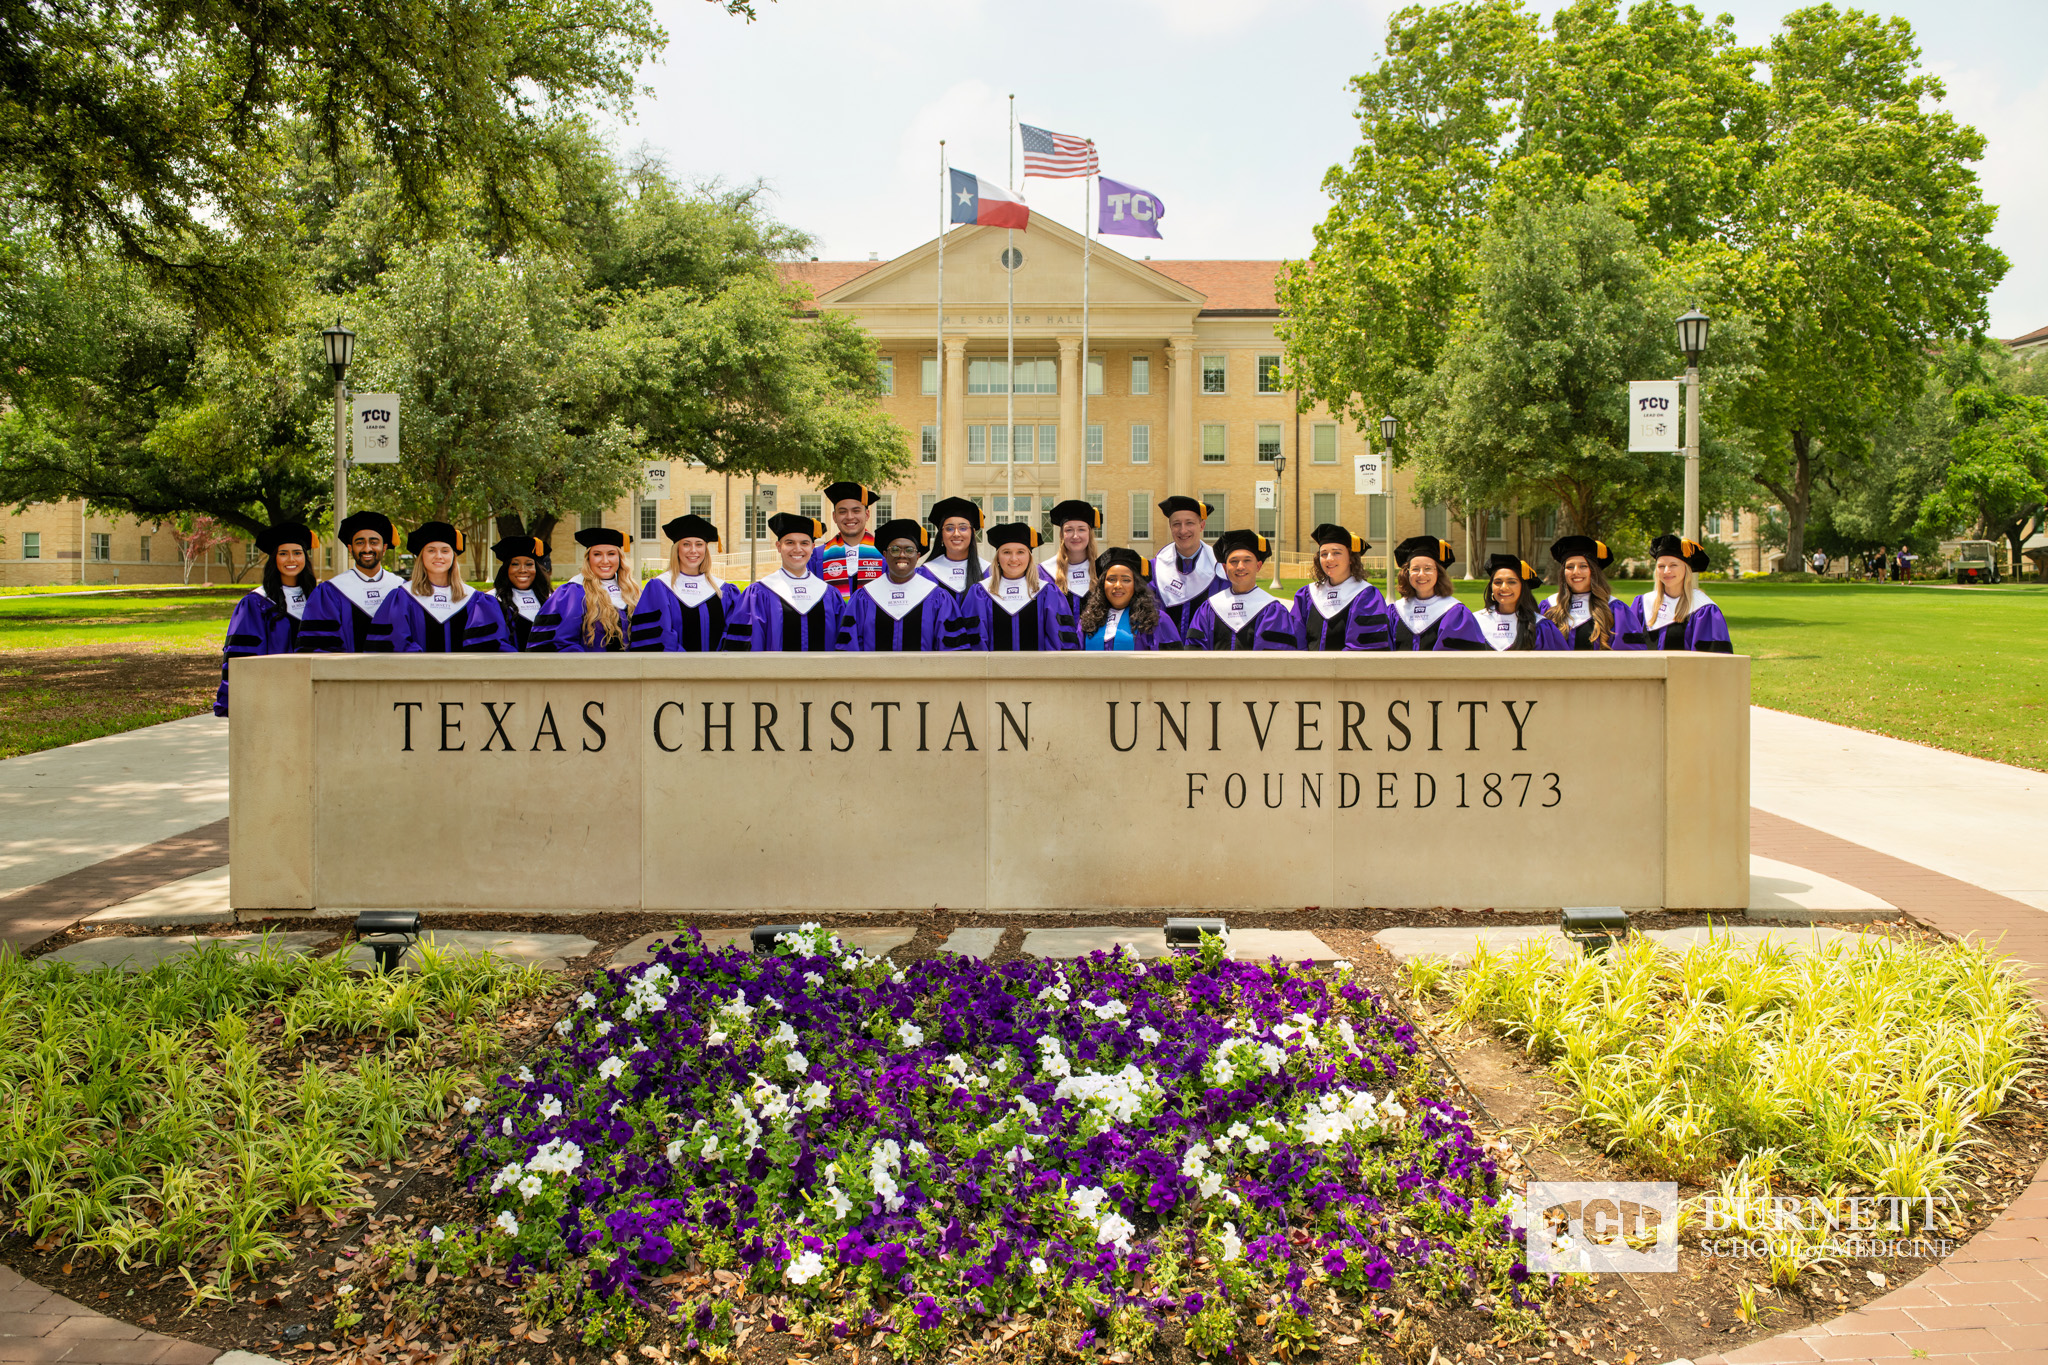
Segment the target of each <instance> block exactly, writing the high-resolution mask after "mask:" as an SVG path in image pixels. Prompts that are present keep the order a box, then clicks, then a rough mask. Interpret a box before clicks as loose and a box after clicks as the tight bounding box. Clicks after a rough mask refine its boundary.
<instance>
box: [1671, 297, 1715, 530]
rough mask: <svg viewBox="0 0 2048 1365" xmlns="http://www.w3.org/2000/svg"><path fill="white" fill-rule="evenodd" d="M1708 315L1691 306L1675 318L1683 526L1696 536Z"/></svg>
mask: <svg viewBox="0 0 2048 1365" xmlns="http://www.w3.org/2000/svg"><path fill="white" fill-rule="evenodd" d="M1709 322H1710V319H1709V318H1708V317H1707V315H1706V314H1705V313H1702V312H1701V311H1700V310H1699V309H1697V308H1695V309H1693V310H1692V311H1690V312H1688V313H1686V314H1684V315H1683V316H1682V317H1680V318H1679V319H1678V349H1679V350H1681V351H1683V352H1685V529H1684V530H1683V531H1682V532H1681V534H1682V535H1684V536H1685V538H1686V539H1687V540H1694V541H1696V540H1698V539H1699V538H1700V352H1702V351H1704V350H1706V349H1707V327H1708V325H1709Z"/></svg>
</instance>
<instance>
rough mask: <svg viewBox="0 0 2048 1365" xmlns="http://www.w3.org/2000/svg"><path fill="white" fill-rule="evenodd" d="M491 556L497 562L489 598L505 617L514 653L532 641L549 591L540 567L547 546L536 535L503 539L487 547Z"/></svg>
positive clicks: (546, 578) (545, 554)
mask: <svg viewBox="0 0 2048 1365" xmlns="http://www.w3.org/2000/svg"><path fill="white" fill-rule="evenodd" d="M491 554H492V555H494V556H496V558H497V561H498V575H497V577H495V578H493V579H492V580H491V596H493V597H495V598H497V599H498V611H499V614H500V615H502V616H503V617H504V618H505V630H506V633H507V634H508V635H510V636H511V639H512V649H513V651H514V652H515V653H516V652H518V651H519V650H522V649H525V648H526V647H527V646H528V645H529V644H531V643H532V642H533V623H534V622H535V621H536V620H538V619H539V617H540V609H541V604H542V603H544V602H546V601H547V600H548V594H549V593H550V592H551V591H553V590H552V589H551V588H549V586H548V577H547V575H546V574H544V573H542V572H541V567H540V566H541V564H542V562H543V561H545V560H546V559H547V557H548V543H547V542H546V541H544V540H542V539H541V538H540V537H538V536H507V537H505V538H504V539H503V540H501V541H499V542H498V543H497V544H496V545H493V546H492V547H491Z"/></svg>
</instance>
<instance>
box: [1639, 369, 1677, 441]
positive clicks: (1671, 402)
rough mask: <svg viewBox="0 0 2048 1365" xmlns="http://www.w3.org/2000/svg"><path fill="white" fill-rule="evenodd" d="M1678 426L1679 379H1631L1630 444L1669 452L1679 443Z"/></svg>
mask: <svg viewBox="0 0 2048 1365" xmlns="http://www.w3.org/2000/svg"><path fill="white" fill-rule="evenodd" d="M1678 430H1679V428H1678V381H1677V380H1676V379H1632V380H1630V381H1629V385H1628V448H1629V449H1630V450H1632V451H1654V452H1657V453H1659V454H1664V455H1669V454H1671V453H1672V452H1674V451H1676V450H1677V449H1678V447H1679V440H1678Z"/></svg>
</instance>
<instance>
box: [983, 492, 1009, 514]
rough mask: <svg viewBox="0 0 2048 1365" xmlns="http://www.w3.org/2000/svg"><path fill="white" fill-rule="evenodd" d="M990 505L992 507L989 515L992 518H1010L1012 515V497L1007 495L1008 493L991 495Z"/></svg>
mask: <svg viewBox="0 0 2048 1365" xmlns="http://www.w3.org/2000/svg"><path fill="white" fill-rule="evenodd" d="M989 503H990V507H989V509H988V510H989V514H990V515H991V516H998V517H1007V516H1009V515H1010V496H1009V494H1007V493H993V494H990V495H989Z"/></svg>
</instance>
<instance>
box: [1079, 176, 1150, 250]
mask: <svg viewBox="0 0 2048 1365" xmlns="http://www.w3.org/2000/svg"><path fill="white" fill-rule="evenodd" d="M1096 183H1097V184H1098V185H1100V186H1101V187H1102V188H1101V190H1100V191H1099V193H1100V194H1101V196H1102V200H1101V212H1100V213H1099V214H1098V215H1097V217H1098V219H1099V226H1098V227H1097V228H1096V231H1098V232H1100V233H1102V234H1104V235H1105V236H1112V235H1114V236H1123V237H1157V236H1158V235H1159V220H1160V219H1161V218H1164V217H1165V216H1166V205H1164V204H1162V203H1160V202H1159V196H1158V195H1156V194H1153V193H1152V192H1151V191H1150V190H1141V189H1139V188H1138V187H1137V186H1136V185H1126V184H1123V183H1122V182H1121V181H1116V180H1111V179H1110V178H1109V177H1108V176H1106V175H1105V176H1102V177H1100V178H1099V179H1098V180H1097V181H1096Z"/></svg>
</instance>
